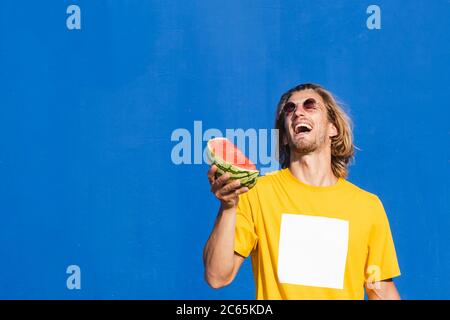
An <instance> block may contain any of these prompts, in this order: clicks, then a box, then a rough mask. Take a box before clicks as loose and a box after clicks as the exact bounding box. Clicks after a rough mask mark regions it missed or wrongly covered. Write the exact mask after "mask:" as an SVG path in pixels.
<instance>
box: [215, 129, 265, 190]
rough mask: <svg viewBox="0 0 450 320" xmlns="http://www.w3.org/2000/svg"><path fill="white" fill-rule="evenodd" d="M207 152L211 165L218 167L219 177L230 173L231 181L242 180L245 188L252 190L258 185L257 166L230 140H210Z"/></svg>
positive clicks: (217, 174)
mask: <svg viewBox="0 0 450 320" xmlns="http://www.w3.org/2000/svg"><path fill="white" fill-rule="evenodd" d="M207 150H208V152H207V155H208V158H209V160H210V162H211V164H215V165H216V166H217V172H216V176H217V177H220V176H221V175H222V174H224V173H225V172H228V173H229V174H230V179H232V180H240V181H241V186H243V187H247V188H249V189H250V188H252V187H253V186H254V185H255V184H256V180H257V179H258V176H259V171H258V170H256V166H255V165H254V164H253V163H252V162H251V161H250V159H248V158H247V157H246V156H245V155H244V154H243V153H242V151H241V150H239V149H238V148H237V147H236V146H235V145H234V144H233V143H231V142H230V141H229V140H228V139H226V138H214V139H211V140H209V141H208V146H207Z"/></svg>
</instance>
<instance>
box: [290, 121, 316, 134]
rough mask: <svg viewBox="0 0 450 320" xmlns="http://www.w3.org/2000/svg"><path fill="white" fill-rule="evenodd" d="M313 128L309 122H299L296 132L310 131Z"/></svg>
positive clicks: (295, 128)
mask: <svg viewBox="0 0 450 320" xmlns="http://www.w3.org/2000/svg"><path fill="white" fill-rule="evenodd" d="M311 130H312V127H311V125H310V124H308V123H299V124H297V125H296V126H295V127H294V132H295V133H296V134H299V133H308V132H310V131H311Z"/></svg>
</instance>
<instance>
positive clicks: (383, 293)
mask: <svg viewBox="0 0 450 320" xmlns="http://www.w3.org/2000/svg"><path fill="white" fill-rule="evenodd" d="M366 293H367V297H368V298H369V300H400V294H399V293H398V290H397V288H396V287H395V283H394V281H393V280H392V279H388V280H383V281H378V282H374V283H370V284H366Z"/></svg>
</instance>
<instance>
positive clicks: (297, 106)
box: [294, 103, 305, 117]
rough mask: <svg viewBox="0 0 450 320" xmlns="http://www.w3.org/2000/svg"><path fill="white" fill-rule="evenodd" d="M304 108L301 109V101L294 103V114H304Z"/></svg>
mask: <svg viewBox="0 0 450 320" xmlns="http://www.w3.org/2000/svg"><path fill="white" fill-rule="evenodd" d="M304 112H305V109H303V103H296V104H295V110H294V114H295V115H296V116H297V117H299V116H302V115H304V114H305V113H304Z"/></svg>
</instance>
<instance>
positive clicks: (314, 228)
mask: <svg viewBox="0 0 450 320" xmlns="http://www.w3.org/2000/svg"><path fill="white" fill-rule="evenodd" d="M348 233H349V223H348V221H346V220H341V219H333V218H327V217H317V216H308V215H300V214H286V213H283V214H282V217H281V229H280V242H279V247H278V280H279V281H280V283H286V284H295V285H303V286H311V287H322V288H333V289H343V287H344V274H345V263H346V260H347V251H348Z"/></svg>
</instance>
